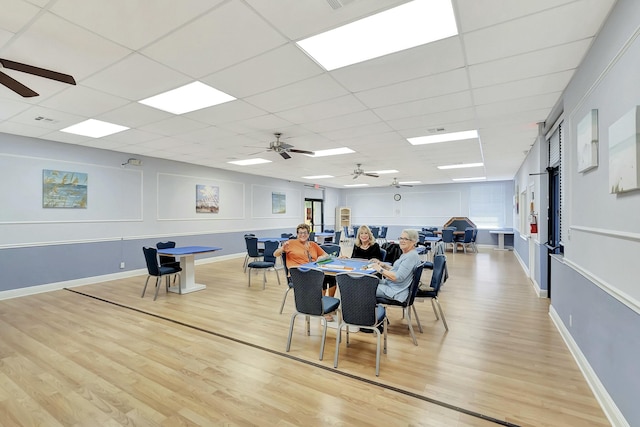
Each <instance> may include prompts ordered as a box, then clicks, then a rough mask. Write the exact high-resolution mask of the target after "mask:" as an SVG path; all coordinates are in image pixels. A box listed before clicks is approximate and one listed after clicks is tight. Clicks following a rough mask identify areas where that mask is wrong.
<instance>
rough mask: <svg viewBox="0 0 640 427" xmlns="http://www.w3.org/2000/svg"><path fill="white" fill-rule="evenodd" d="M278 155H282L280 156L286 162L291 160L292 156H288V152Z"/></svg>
mask: <svg viewBox="0 0 640 427" xmlns="http://www.w3.org/2000/svg"><path fill="white" fill-rule="evenodd" d="M278 154H280V155H281V156H282V158H283V159H285V160H287V159H290V158H291V156H290V155H289V154H287V152H286V151H281V152H280V153H278Z"/></svg>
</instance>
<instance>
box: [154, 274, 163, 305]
mask: <svg viewBox="0 0 640 427" xmlns="http://www.w3.org/2000/svg"><path fill="white" fill-rule="evenodd" d="M161 281H162V276H158V278H157V279H156V294H155V295H154V296H153V300H154V301H155V300H156V298H158V291H159V290H160V283H161Z"/></svg>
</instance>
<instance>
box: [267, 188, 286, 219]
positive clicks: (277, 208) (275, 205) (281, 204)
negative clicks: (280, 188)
mask: <svg viewBox="0 0 640 427" xmlns="http://www.w3.org/2000/svg"><path fill="white" fill-rule="evenodd" d="M271 213H274V214H284V213H287V195H286V194H285V193H275V192H274V193H271Z"/></svg>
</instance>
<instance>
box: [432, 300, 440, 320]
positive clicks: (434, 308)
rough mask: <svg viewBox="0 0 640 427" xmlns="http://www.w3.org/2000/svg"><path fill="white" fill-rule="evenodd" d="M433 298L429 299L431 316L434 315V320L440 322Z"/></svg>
mask: <svg viewBox="0 0 640 427" xmlns="http://www.w3.org/2000/svg"><path fill="white" fill-rule="evenodd" d="M434 300H435V298H431V308H433V314H435V315H436V320H440V317H439V316H438V310H437V309H436V303H435V301H434Z"/></svg>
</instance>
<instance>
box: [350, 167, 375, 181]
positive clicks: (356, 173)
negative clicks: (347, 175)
mask: <svg viewBox="0 0 640 427" xmlns="http://www.w3.org/2000/svg"><path fill="white" fill-rule="evenodd" d="M361 166H362V163H358V164H357V165H356V168H355V169H354V170H353V179H356V178H358V177H359V176H360V175H364V176H370V177H371V178H378V176H379V175H378V174H377V173H370V172H365V171H364V169H362V168H361Z"/></svg>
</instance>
